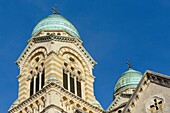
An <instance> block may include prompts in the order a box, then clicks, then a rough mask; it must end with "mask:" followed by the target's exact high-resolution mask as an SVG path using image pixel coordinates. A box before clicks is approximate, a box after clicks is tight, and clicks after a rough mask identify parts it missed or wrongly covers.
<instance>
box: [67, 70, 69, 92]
mask: <svg viewBox="0 0 170 113" xmlns="http://www.w3.org/2000/svg"><path fill="white" fill-rule="evenodd" d="M67 77H68V91H70V73H67Z"/></svg>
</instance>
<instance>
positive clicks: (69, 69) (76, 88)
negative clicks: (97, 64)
mask: <svg viewBox="0 0 170 113" xmlns="http://www.w3.org/2000/svg"><path fill="white" fill-rule="evenodd" d="M64 57H65V58H66V59H65V61H64V63H63V87H64V88H65V89H67V90H68V91H70V92H71V93H73V94H75V95H77V96H79V97H82V78H83V77H82V75H83V71H82V70H81V69H82V68H83V67H81V64H80V62H78V60H77V59H76V58H75V57H74V56H72V55H69V54H67V55H65V56H64Z"/></svg>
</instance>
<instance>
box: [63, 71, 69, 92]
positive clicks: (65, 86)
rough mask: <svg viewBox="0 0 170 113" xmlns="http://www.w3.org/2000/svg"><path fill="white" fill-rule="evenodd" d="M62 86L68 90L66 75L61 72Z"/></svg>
mask: <svg viewBox="0 0 170 113" xmlns="http://www.w3.org/2000/svg"><path fill="white" fill-rule="evenodd" d="M63 86H64V88H65V89H68V75H67V74H66V73H65V71H64V70H63Z"/></svg>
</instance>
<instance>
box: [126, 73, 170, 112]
mask: <svg viewBox="0 0 170 113" xmlns="http://www.w3.org/2000/svg"><path fill="white" fill-rule="evenodd" d="M151 83H155V84H158V85H162V86H164V87H168V88H170V77H169V76H167V75H163V74H160V73H156V72H153V71H150V70H147V71H146V72H145V74H144V76H143V78H142V79H141V81H140V83H139V84H138V86H137V88H136V90H135V92H134V94H133V96H132V97H131V98H130V100H129V102H128V103H127V105H126V107H125V109H124V111H123V113H131V111H132V109H133V108H134V107H135V105H136V102H137V101H138V100H139V98H140V96H141V93H143V91H144V90H145V89H146V87H147V86H148V85H149V84H151Z"/></svg>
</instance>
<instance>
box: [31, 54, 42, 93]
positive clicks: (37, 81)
mask: <svg viewBox="0 0 170 113" xmlns="http://www.w3.org/2000/svg"><path fill="white" fill-rule="evenodd" d="M43 61H44V60H43V57H42V55H39V56H37V57H35V58H33V59H32V61H31V62H30V66H29V67H30V69H31V71H30V74H31V77H32V78H31V80H30V96H32V95H33V94H35V93H36V92H38V91H39V90H40V89H42V88H43V86H44V84H45V69H44V63H43Z"/></svg>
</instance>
